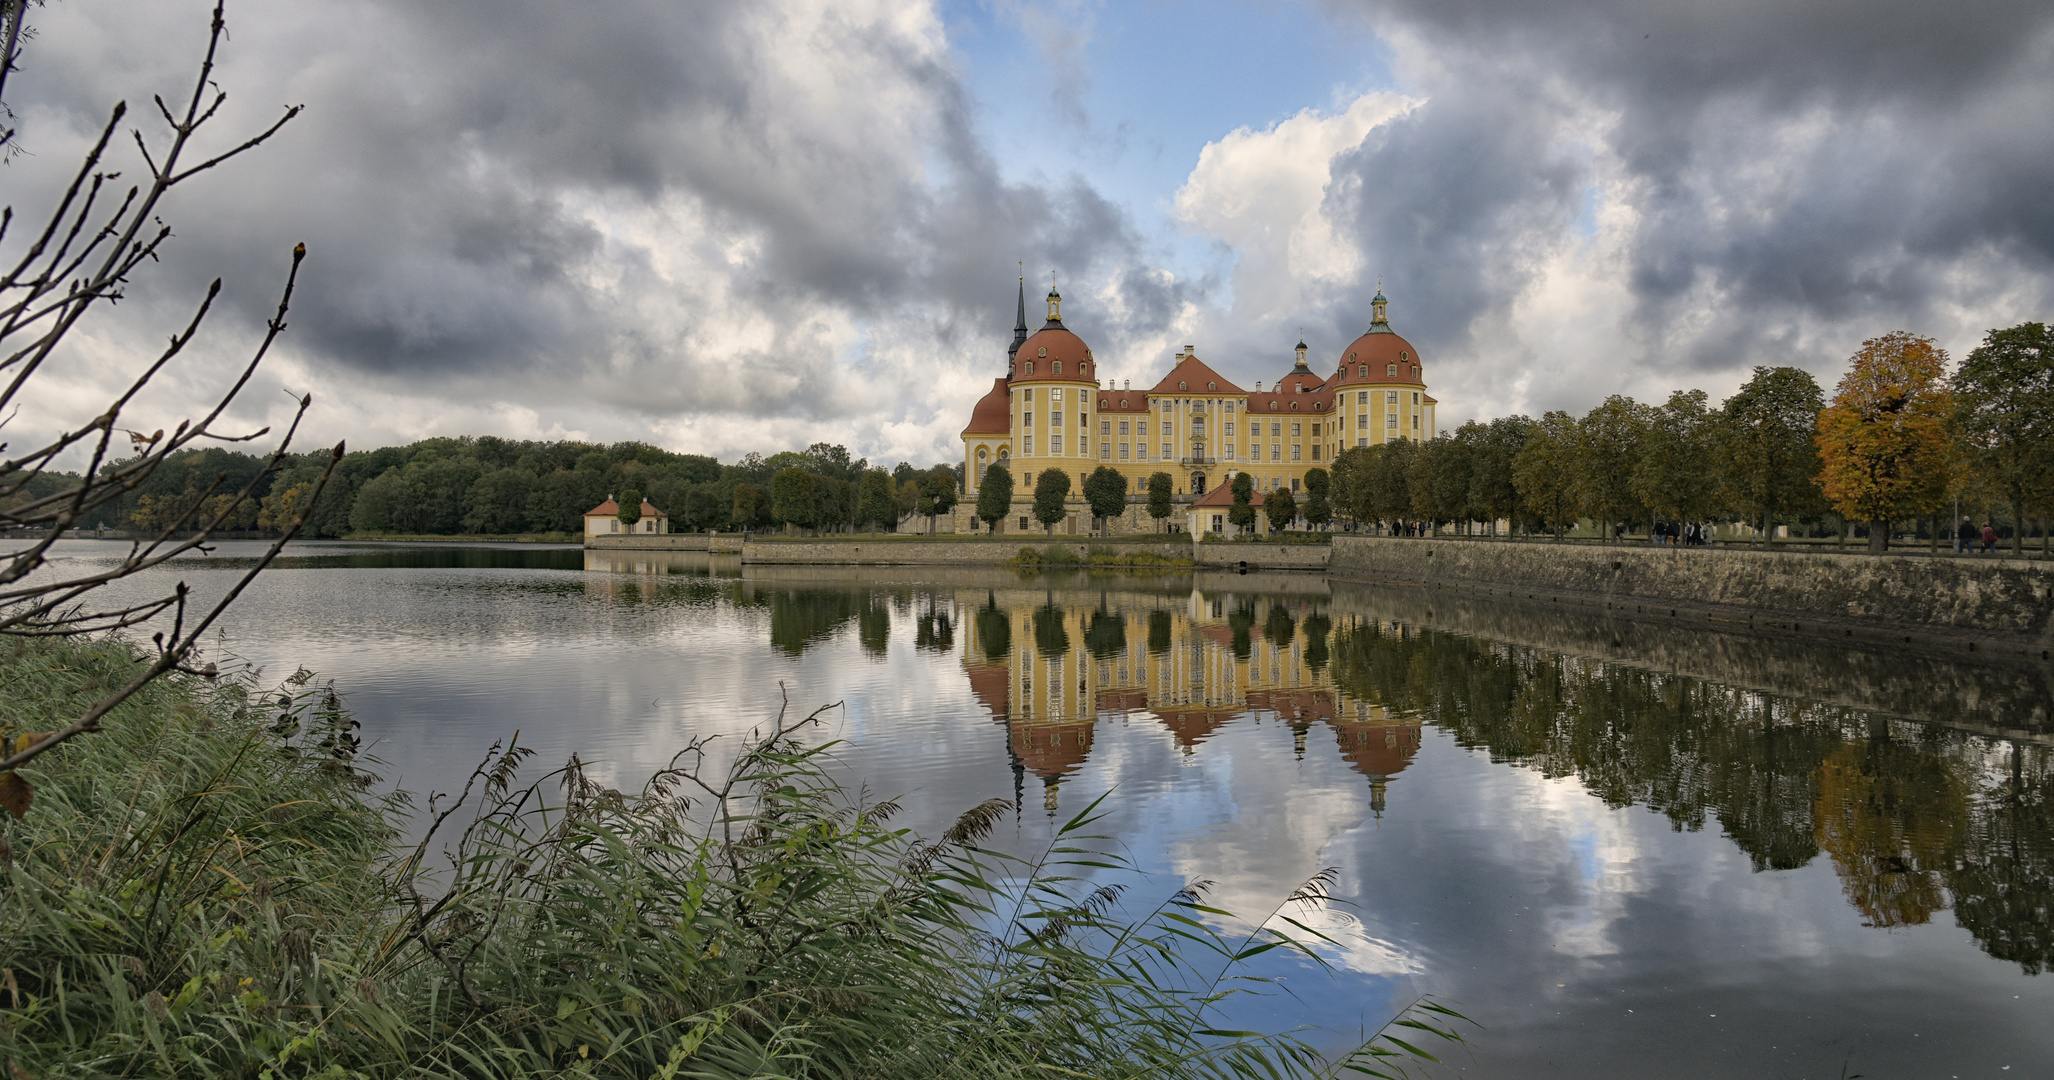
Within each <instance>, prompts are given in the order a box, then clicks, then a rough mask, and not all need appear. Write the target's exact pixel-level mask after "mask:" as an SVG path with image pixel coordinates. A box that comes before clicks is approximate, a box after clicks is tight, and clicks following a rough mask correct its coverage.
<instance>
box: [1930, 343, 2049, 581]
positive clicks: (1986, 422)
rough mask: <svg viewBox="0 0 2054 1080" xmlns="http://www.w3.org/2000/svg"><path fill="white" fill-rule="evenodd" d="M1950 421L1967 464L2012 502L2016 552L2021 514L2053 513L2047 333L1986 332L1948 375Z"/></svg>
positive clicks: (2022, 522)
mask: <svg viewBox="0 0 2054 1080" xmlns="http://www.w3.org/2000/svg"><path fill="white" fill-rule="evenodd" d="M1952 419H1953V423H1954V430H1955V432H1956V435H1957V437H1958V438H1959V440H1960V442H1961V445H1962V448H1963V449H1964V450H1965V451H1966V456H1967V458H1968V464H1969V467H1970V468H1972V469H1973V470H1974V471H1975V473H1976V474H1977V476H1978V477H1980V478H1981V479H1982V480H1983V481H1984V482H1985V483H1987V484H1988V485H1989V486H1990V487H1992V488H1994V489H1996V490H1997V491H1999V492H2002V493H2003V495H2004V498H2005V500H2006V501H2008V502H2009V503H2010V504H2011V513H2012V517H2013V519H2014V520H2015V521H2016V523H2017V527H2016V528H2014V529H2013V530H2012V534H2011V535H2012V550H2014V551H2023V550H2024V544H2025V522H2026V516H2027V515H2028V514H2029V513H2034V512H2037V513H2038V514H2040V515H2042V516H2045V515H2049V514H2050V513H2054V332H2050V331H2049V330H2048V328H2047V325H2046V324H2045V323H2036V322H2029V323H2020V324H2019V325H2017V326H2014V327H2011V328H2010V329H2007V330H1992V331H1990V332H1989V334H1987V335H1985V336H1984V338H1983V343H1982V344H1981V345H1978V346H1976V348H1975V350H1974V351H1972V352H1970V353H1969V354H1968V359H1967V360H1965V361H1963V362H1962V365H1961V370H1960V371H1957V372H1956V373H1955V375H1954V416H1953V418H1952ZM2043 535H2044V534H2043ZM2043 546H2044V541H2043Z"/></svg>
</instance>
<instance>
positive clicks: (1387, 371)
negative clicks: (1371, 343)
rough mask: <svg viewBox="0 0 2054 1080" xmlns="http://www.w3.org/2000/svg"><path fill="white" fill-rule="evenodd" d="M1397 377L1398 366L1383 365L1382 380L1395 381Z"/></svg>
mask: <svg viewBox="0 0 2054 1080" xmlns="http://www.w3.org/2000/svg"><path fill="white" fill-rule="evenodd" d="M1397 377H1398V365H1396V364H1385V365H1384V378H1386V379H1395V378H1397Z"/></svg>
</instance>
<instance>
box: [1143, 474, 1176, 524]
mask: <svg viewBox="0 0 2054 1080" xmlns="http://www.w3.org/2000/svg"><path fill="white" fill-rule="evenodd" d="M1176 490H1177V482H1176V481H1175V480H1173V479H1171V478H1170V474H1169V473H1166V472H1159V473H1149V474H1148V516H1149V517H1152V518H1154V519H1155V527H1156V530H1157V531H1161V529H1162V527H1163V525H1162V523H1163V519H1165V518H1167V517H1169V516H1170V515H1171V514H1173V513H1175V512H1176V509H1177V507H1176V500H1175V498H1174V496H1175V493H1176Z"/></svg>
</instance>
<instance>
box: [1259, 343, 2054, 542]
mask: <svg viewBox="0 0 2054 1080" xmlns="http://www.w3.org/2000/svg"><path fill="white" fill-rule="evenodd" d="M2049 338H2050V335H2049V331H2048V328H2047V327H2046V325H2045V324H2042V323H2024V324H2021V325H2019V326H2014V327H2011V328H2009V329H2004V330H1993V331H1991V332H1990V333H1989V334H1988V335H1987V336H1986V337H1985V338H1984V340H1983V342H1982V344H1981V345H1979V346H1978V347H1977V348H1976V349H1975V350H1974V351H1973V352H1971V353H1970V354H1969V356H1968V358H1967V360H1965V361H1964V362H1963V363H1962V364H1961V365H1960V366H1959V367H1957V368H1955V369H1954V370H1952V371H1951V372H1950V371H1949V370H1948V369H1949V366H1950V365H1949V362H1948V357H1947V354H1946V352H1945V351H1944V350H1942V349H1940V348H1939V347H1938V346H1937V345H1936V344H1934V343H1933V341H1932V340H1931V339H1929V338H1924V337H1919V336H1917V335H1914V334H1909V333H1904V332H1901V331H1900V332H1896V333H1892V334H1888V335H1885V336H1883V337H1880V338H1875V339H1871V340H1869V341H1867V342H1864V343H1863V344H1862V348H1861V350H1860V351H1859V352H1857V353H1856V354H1855V355H1854V356H1853V357H1851V358H1850V359H1849V362H1848V367H1847V371H1846V373H1845V375H1844V376H1843V377H1842V378H1841V380H1840V382H1839V384H1838V386H1837V387H1836V389H1835V392H1834V395H1833V397H1832V399H1831V400H1830V401H1828V400H1826V399H1825V396H1824V394H1823V392H1822V391H1821V389H1820V387H1819V385H1818V383H1817V382H1816V381H1814V380H1813V378H1812V377H1811V375H1810V374H1808V373H1806V372H1804V371H1802V370H1799V369H1797V368H1791V367H1757V368H1755V369H1754V374H1753V377H1751V378H1750V379H1749V380H1748V381H1747V383H1746V384H1745V385H1744V386H1742V387H1741V388H1740V390H1739V392H1737V393H1735V394H1734V395H1733V396H1732V397H1730V398H1727V399H1726V400H1725V401H1724V402H1721V403H1720V404H1718V405H1717V406H1716V407H1715V406H1713V405H1712V404H1711V403H1710V401H1709V399H1708V398H1707V396H1706V394H1705V392H1704V391H1702V390H1679V391H1676V392H1675V393H1672V394H1671V395H1669V399H1668V400H1667V401H1665V402H1663V403H1661V404H1659V405H1653V404H1647V403H1643V402H1638V401H1635V400H1633V399H1632V398H1630V397H1627V396H1624V395H1618V394H1615V395H1612V396H1610V397H1607V398H1606V399H1605V400H1604V401H1602V402H1600V403H1599V404H1598V405H1597V406H1596V407H1595V408H1593V409H1591V410H1590V411H1589V412H1588V413H1586V414H1584V415H1583V416H1581V417H1577V416H1573V415H1571V414H1569V413H1567V412H1561V411H1554V412H1548V413H1546V414H1545V415H1543V416H1541V417H1540V418H1539V419H1534V418H1532V417H1528V416H1509V417H1501V418H1498V419H1495V420H1491V421H1489V422H1478V421H1471V422H1469V423H1465V424H1463V425H1462V426H1461V427H1459V428H1457V429H1455V430H1454V431H1452V432H1442V433H1441V434H1440V435H1438V436H1437V437H1435V438H1432V439H1429V440H1425V441H1421V442H1409V441H1401V442H1392V443H1386V444H1384V445H1382V446H1374V447H1367V448H1360V447H1358V448H1351V449H1349V450H1345V451H1343V452H1342V453H1341V454H1340V455H1338V456H1337V457H1336V458H1335V459H1334V462H1333V469H1332V474H1331V483H1330V485H1329V482H1328V479H1329V478H1328V477H1326V476H1325V475H1321V476H1320V477H1318V478H1317V479H1318V487H1317V490H1314V482H1315V478H1314V476H1313V475H1312V473H1308V475H1307V477H1306V486H1307V488H1308V497H1307V498H1306V500H1305V501H1304V502H1303V504H1299V503H1298V502H1297V500H1295V499H1292V498H1291V496H1290V493H1288V492H1282V493H1279V492H1271V493H1270V494H1269V495H1268V497H1267V501H1268V502H1274V503H1277V504H1279V505H1278V506H1277V507H1276V509H1275V510H1274V511H1270V509H1269V507H1268V506H1265V511H1266V512H1269V513H1270V516H1271V519H1272V521H1273V522H1274V521H1276V520H1277V519H1278V517H1279V516H1282V518H1283V520H1285V521H1289V520H1291V516H1290V515H1292V514H1293V513H1294V512H1295V513H1296V515H1297V516H1299V517H1302V518H1303V520H1305V521H1307V522H1309V523H1311V524H1313V525H1315V526H1319V525H1325V524H1327V523H1328V522H1329V521H1331V520H1333V519H1334V518H1336V517H1339V518H1343V519H1347V520H1350V521H1353V522H1355V523H1357V524H1361V525H1379V526H1382V527H1385V528H1393V529H1400V528H1404V527H1406V526H1407V525H1409V524H1412V523H1417V524H1420V525H1424V526H1427V527H1438V526H1442V525H1448V524H1457V525H1458V526H1459V527H1465V528H1466V527H1469V523H1475V522H1491V523H1493V525H1492V526H1491V527H1492V528H1495V523H1496V522H1498V521H1501V520H1502V521H1507V522H1509V523H1511V524H1512V525H1513V526H1514V527H1515V528H1519V529H1523V530H1526V531H1529V532H1536V531H1546V532H1552V533H1554V534H1556V535H1558V536H1559V535H1560V534H1561V533H1562V532H1563V531H1564V530H1567V529H1571V528H1574V527H1576V526H1577V525H1578V523H1579V522H1581V521H1584V520H1588V521H1590V522H1592V523H1593V524H1595V525H1596V526H1597V527H1598V528H1599V529H1600V530H1601V531H1603V532H1605V533H1608V534H1610V533H1613V532H1615V531H1616V530H1621V529H1624V528H1627V527H1637V526H1642V525H1645V526H1650V527H1651V526H1653V525H1654V524H1655V523H1657V522H1712V521H1735V522H1745V523H1747V524H1749V525H1751V526H1753V527H1755V528H1757V529H1759V530H1762V531H1763V532H1764V533H1766V532H1768V531H1770V530H1771V529H1772V528H1773V527H1775V526H1777V525H1799V526H1822V525H1828V524H1830V526H1831V527H1832V528H1834V529H1836V530H1837V529H1840V528H1841V527H1843V526H1845V525H1846V524H1849V523H1860V524H1862V525H1865V526H1867V528H1868V530H1869V545H1870V547H1871V548H1873V549H1876V550H1881V549H1882V548H1883V547H1884V546H1885V545H1886V544H1887V537H1888V535H1889V532H1890V529H1891V527H1892V523H1896V522H1907V521H1915V520H1919V519H1924V520H1926V521H1928V522H1929V523H1930V524H1931V525H1932V526H1933V527H1934V528H1936V529H1939V530H1941V531H1943V532H1950V531H1951V529H1949V528H1948V526H1947V525H1946V524H1943V522H1942V521H1941V520H1940V519H1941V518H1942V517H1943V516H1946V517H1951V516H1952V514H1951V512H1950V507H1951V506H1952V505H1956V504H1958V505H1959V506H1960V507H1961V508H1962V509H1963V511H1964V512H1966V513H1969V514H1973V515H1974V516H1975V518H1976V520H1977V521H1978V522H1993V521H1999V520H2003V521H2005V522H2006V524H2007V526H2008V528H2007V531H2008V532H2009V533H2010V535H2011V539H2012V542H2013V546H2014V549H2015V550H2021V549H2022V547H2023V543H2024V536H2025V534H2026V533H2027V532H2028V531H2029V529H2028V525H2029V523H2030V524H2031V525H2033V526H2035V527H2036V529H2037V531H2038V533H2039V535H2040V536H2041V537H2042V538H2043V544H2044V541H2045V537H2046V535H2047V531H2048V530H2047V525H2048V519H2049V518H2050V517H2054V349H2050V347H2049V346H2050V340H2049ZM1317 471H1318V470H1312V472H1317ZM1237 483H1238V481H1237ZM1236 494H1237V500H1236V501H1237V510H1238V509H1239V506H1238V504H1239V503H1240V502H1242V501H1243V500H1242V499H1241V498H1240V493H1239V492H1238V490H1237V493H1236ZM1280 494H1281V496H1282V498H1279V495H1280ZM1284 500H1290V502H1291V504H1292V505H1291V506H1289V507H1287V506H1284V505H1282V503H1283V502H1284ZM1294 508H1295V510H1294ZM1253 520H1254V519H1253V514H1252V513H1249V514H1247V515H1246V520H1245V521H1237V522H1236V523H1237V524H1243V525H1245V524H1249V523H1252V521H1253Z"/></svg>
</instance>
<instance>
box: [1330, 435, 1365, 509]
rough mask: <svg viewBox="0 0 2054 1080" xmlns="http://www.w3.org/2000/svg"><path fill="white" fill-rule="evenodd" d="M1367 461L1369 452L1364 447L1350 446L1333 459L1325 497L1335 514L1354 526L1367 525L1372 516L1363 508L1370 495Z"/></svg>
mask: <svg viewBox="0 0 2054 1080" xmlns="http://www.w3.org/2000/svg"><path fill="white" fill-rule="evenodd" d="M1370 460H1371V455H1370V449H1369V448H1368V447H1366V446H1351V447H1349V448H1348V449H1346V450H1343V451H1341V452H1340V453H1338V454H1335V455H1334V470H1333V474H1332V477H1331V482H1330V483H1329V485H1328V496H1327V497H1328V498H1329V499H1330V500H1331V501H1332V503H1333V507H1334V510H1335V511H1336V512H1338V513H1341V514H1344V515H1346V516H1347V517H1348V518H1349V519H1351V520H1353V521H1357V522H1363V521H1368V520H1370V519H1371V518H1372V517H1374V516H1375V515H1374V514H1372V513H1370V511H1369V509H1368V507H1367V506H1366V505H1365V503H1366V501H1367V497H1368V492H1369V482H1368V472H1369V468H1370Z"/></svg>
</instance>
